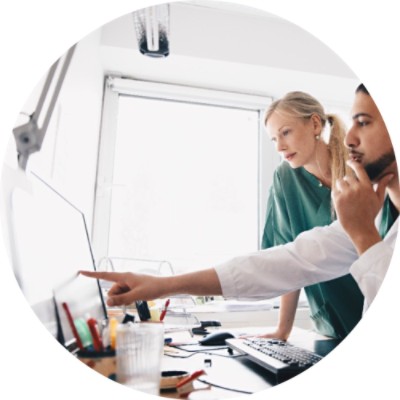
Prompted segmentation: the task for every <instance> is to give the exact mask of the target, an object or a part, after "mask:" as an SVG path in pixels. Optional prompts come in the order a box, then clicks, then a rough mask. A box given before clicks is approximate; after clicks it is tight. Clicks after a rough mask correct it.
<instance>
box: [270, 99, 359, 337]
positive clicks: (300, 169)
mask: <svg viewBox="0 0 400 400" xmlns="http://www.w3.org/2000/svg"><path fill="white" fill-rule="evenodd" d="M327 124H329V125H330V134H329V141H328V142H325V141H324V140H323V138H322V134H323V132H324V128H325V126H326V125H327ZM265 125H266V130H267V133H268V134H269V136H270V137H271V140H272V141H273V142H275V145H276V149H277V151H278V152H279V153H280V154H281V156H282V158H283V159H284V161H283V162H282V163H281V165H279V167H278V168H277V169H276V171H275V173H274V178H273V185H272V187H271V189H270V194H269V199H268V205H267V216H266V223H265V228H264V235H263V240H262V248H264V249H265V248H269V247H273V246H276V245H281V244H285V243H289V242H292V241H293V240H294V239H295V238H296V236H297V235H298V234H299V233H301V232H303V231H307V230H309V229H312V228H314V227H316V226H323V225H328V224H330V223H331V222H332V219H333V218H334V212H333V208H332V205H331V187H332V186H333V185H334V184H335V181H336V180H337V179H340V178H342V177H343V176H344V175H345V174H346V172H348V171H346V158H347V150H346V147H345V145H344V137H345V129H344V127H343V125H342V123H341V121H340V120H339V118H338V117H336V116H335V115H326V114H325V112H324V109H323V107H322V105H321V104H320V103H319V102H318V101H317V100H316V99H315V98H314V97H312V96H310V95H308V94H307V93H303V92H290V93H288V94H287V95H286V96H284V97H283V98H282V99H280V100H277V101H275V102H274V103H272V105H271V106H270V108H269V109H268V111H267V112H266V116H265ZM304 289H305V293H306V295H307V299H308V303H309V306H310V310H311V318H312V320H313V321H314V324H315V327H316V329H317V331H318V332H319V333H321V334H323V335H326V336H330V337H333V338H338V339H341V338H344V337H345V336H346V335H347V334H348V333H349V332H350V331H351V330H352V329H353V328H354V326H355V325H356V324H357V322H358V321H359V320H360V318H361V316H362V309H363V300H364V299H363V296H362V294H361V292H360V289H359V288H358V285H357V283H356V282H355V281H354V279H353V277H352V276H351V275H346V276H344V277H341V278H338V279H335V280H332V281H328V282H324V283H320V284H316V285H312V286H308V287H306V288H304ZM299 294H300V290H298V291H295V292H292V293H289V294H286V295H283V296H282V297H281V307H280V314H279V322H278V326H277V328H276V330H275V331H274V332H271V333H268V334H265V335H262V336H264V337H273V338H279V339H281V340H286V339H287V338H288V337H289V335H290V332H291V330H292V327H293V322H294V318H295V313H296V308H297V304H298V299H299Z"/></svg>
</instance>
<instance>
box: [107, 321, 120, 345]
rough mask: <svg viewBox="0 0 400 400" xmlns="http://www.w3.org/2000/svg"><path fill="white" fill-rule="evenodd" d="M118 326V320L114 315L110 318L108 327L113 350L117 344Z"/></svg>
mask: <svg viewBox="0 0 400 400" xmlns="http://www.w3.org/2000/svg"><path fill="white" fill-rule="evenodd" d="M117 326H118V320H117V319H116V318H114V317H112V318H110V322H109V324H108V327H109V330H110V346H111V348H112V349H113V350H115V347H116V345H117Z"/></svg>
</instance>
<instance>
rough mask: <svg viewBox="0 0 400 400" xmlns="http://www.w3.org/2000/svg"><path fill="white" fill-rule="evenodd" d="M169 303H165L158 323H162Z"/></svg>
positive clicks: (168, 301)
mask: <svg viewBox="0 0 400 400" xmlns="http://www.w3.org/2000/svg"><path fill="white" fill-rule="evenodd" d="M169 303H170V299H168V300H167V301H166V302H165V305H164V310H162V312H161V315H160V321H163V319H164V318H165V315H166V314H167V309H168V306H169Z"/></svg>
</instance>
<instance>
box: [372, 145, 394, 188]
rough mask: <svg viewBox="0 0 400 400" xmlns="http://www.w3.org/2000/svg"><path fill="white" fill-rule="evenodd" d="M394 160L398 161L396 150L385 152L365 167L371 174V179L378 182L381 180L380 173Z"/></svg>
mask: <svg viewBox="0 0 400 400" xmlns="http://www.w3.org/2000/svg"><path fill="white" fill-rule="evenodd" d="M394 161H396V157H395V155H394V151H393V150H392V151H391V152H390V153H386V154H384V155H383V156H382V157H380V158H378V159H377V160H376V161H374V162H371V163H369V164H366V165H365V166H364V168H365V171H366V172H367V175H368V176H369V179H370V180H371V181H372V182H376V181H377V180H379V178H380V175H381V174H382V173H383V172H384V170H385V169H386V168H387V167H388V166H389V165H390V164H392V163H393V162H394Z"/></svg>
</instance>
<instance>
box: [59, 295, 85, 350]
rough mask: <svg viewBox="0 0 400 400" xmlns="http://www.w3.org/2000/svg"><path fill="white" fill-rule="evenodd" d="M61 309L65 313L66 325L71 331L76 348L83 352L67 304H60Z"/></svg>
mask: <svg viewBox="0 0 400 400" xmlns="http://www.w3.org/2000/svg"><path fill="white" fill-rule="evenodd" d="M62 307H63V308H64V311H65V313H66V314H67V319H68V323H69V326H70V328H71V330H72V333H73V335H74V337H75V339H76V344H77V345H78V347H79V348H80V349H81V350H83V345H82V341H81V338H80V337H79V334H78V331H77V330H76V327H75V324H74V320H73V318H72V315H71V311H70V310H69V307H68V304H67V303H65V302H64V303H62Z"/></svg>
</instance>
